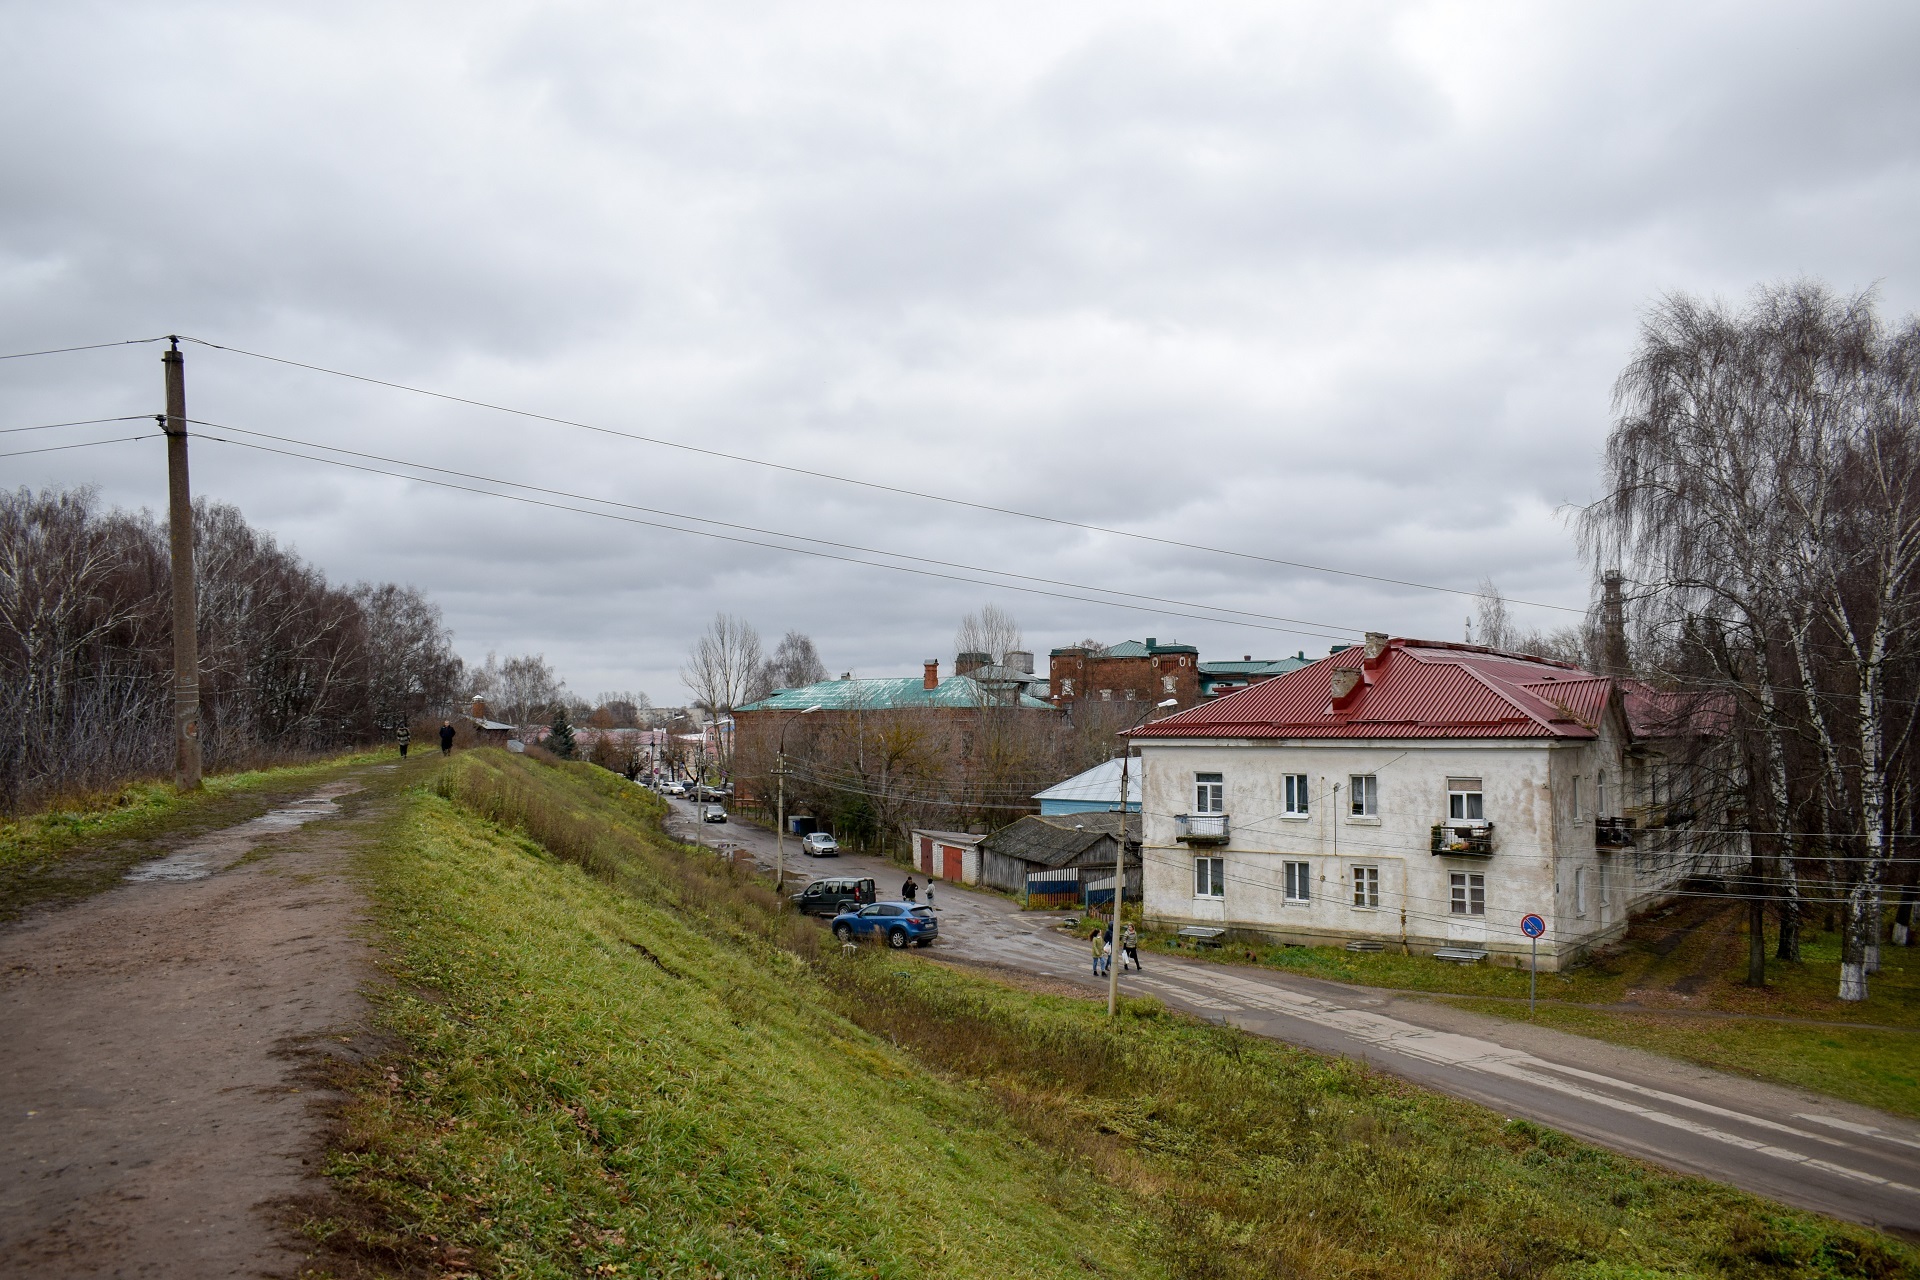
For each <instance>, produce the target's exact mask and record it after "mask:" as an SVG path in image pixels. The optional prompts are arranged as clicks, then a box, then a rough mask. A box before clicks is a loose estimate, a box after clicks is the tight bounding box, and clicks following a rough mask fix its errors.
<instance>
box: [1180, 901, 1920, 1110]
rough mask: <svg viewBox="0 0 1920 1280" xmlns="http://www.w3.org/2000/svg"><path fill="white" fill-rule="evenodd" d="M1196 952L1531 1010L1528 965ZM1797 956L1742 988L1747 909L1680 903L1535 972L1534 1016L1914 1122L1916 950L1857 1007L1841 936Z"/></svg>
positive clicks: (1919, 1060) (1893, 957)
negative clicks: (1620, 937)
mask: <svg viewBox="0 0 1920 1280" xmlns="http://www.w3.org/2000/svg"><path fill="white" fill-rule="evenodd" d="M1814 923H1815V924H1816V925H1817V924H1819V923H1820V922H1819V921H1818V920H1816V921H1815V922H1814ZM1149 945H1151V946H1155V947H1157V948H1158V949H1161V950H1166V949H1168V948H1169V947H1170V945H1171V938H1170V937H1169V936H1167V935H1152V936H1151V937H1150V938H1149ZM1200 954H1201V955H1203V956H1209V957H1213V958H1215V959H1218V960H1221V961H1223V962H1227V963H1240V964H1246V963H1252V964H1256V965H1261V966H1264V967H1267V968H1274V969H1284V970H1288V971H1290V972H1294V973H1300V974H1304V975H1307V976H1309V977H1315V978H1325V979H1329V980H1331V981H1335V982H1351V983H1356V984H1359V985H1364V986H1372V987H1384V988H1388V989H1393V990H1400V991H1413V992H1419V993H1425V994H1431V995H1434V996H1441V997H1449V998H1450V997H1464V998H1462V999H1457V1000H1451V1001H1450V1002H1451V1003H1455V1004H1458V1005H1460V1006H1461V1007H1462V1008H1469V1009H1473V1010H1475V1011H1476V1012H1480V1013H1487V1014H1492V1015H1494V1016H1496V1017H1503V1018H1516V1017H1518V1018H1525V1017H1526V1016H1527V1013H1526V1005H1525V1001H1526V998H1527V973H1526V971H1525V970H1524V969H1508V968H1500V967H1494V966H1491V965H1486V964H1480V965H1469V966H1461V965H1456V964H1447V963H1445V962H1443V961H1439V960H1434V959H1431V958H1429V957H1426V956H1403V955H1396V954H1393V953H1392V952H1390V951H1388V952H1376V953H1371V954H1368V953H1354V952H1349V951H1347V950H1345V949H1344V948H1340V947H1287V946H1272V945H1265V944H1250V943H1235V944H1233V945H1230V946H1228V947H1224V948H1221V949H1220V950H1218V951H1207V952H1202V953H1200ZM1801 954H1802V956H1803V959H1802V960H1801V961H1800V963H1798V964H1784V963H1782V962H1780V961H1777V960H1769V961H1768V965H1767V981H1768V985H1767V987H1766V988H1765V989H1764V990H1761V989H1757V988H1754V987H1749V986H1747V985H1746V973H1747V934H1746V920H1745V912H1744V910H1741V909H1740V908H1739V907H1738V906H1737V905H1735V906H1728V905H1726V904H1723V903H1718V902H1709V901H1701V900H1683V901H1682V902H1681V903H1680V904H1679V905H1678V906H1676V907H1675V908H1674V909H1673V910H1671V911H1670V912H1664V913H1660V914H1658V915H1657V916H1655V917H1651V918H1648V919H1645V920H1641V921H1638V922H1636V923H1635V925H1634V927H1633V929H1632V930H1631V932H1629V934H1628V935H1627V937H1626V938H1625V940H1624V941H1622V942H1621V943H1620V944H1619V945H1618V946H1616V947H1613V948H1610V949H1609V951H1608V953H1607V954H1606V955H1603V956H1601V957H1598V958H1596V959H1594V960H1592V961H1590V962H1588V963H1585V964H1581V965H1579V966H1577V967H1575V968H1573V969H1570V970H1568V971H1566V972H1564V973H1543V974H1541V975H1540V979H1539V980H1540V1000H1541V1001H1542V1003H1541V1004H1540V1005H1539V1007H1538V1010H1537V1012H1536V1013H1535V1015H1534V1021H1536V1022H1538V1023H1541V1024H1543V1025H1546V1026H1551V1027H1556V1028H1558V1029H1560V1030H1563V1031H1570V1032H1573V1033H1575V1034H1578V1035H1585V1036H1591V1037H1593V1038H1594V1039H1598V1040H1607V1041H1610V1042H1612V1043H1615V1044H1626V1045H1633V1046H1636V1047H1638V1048H1643V1049H1649V1050H1652V1051H1654V1052H1656V1053H1663V1054H1666V1055H1668V1056H1670V1057H1675V1058H1681V1059H1684V1060H1686V1061H1690V1062H1697V1063H1699V1064H1701V1065H1702V1066H1707V1067H1713V1068H1716V1069H1718V1070H1722V1071H1730V1072H1735V1073H1738V1074H1741V1075H1746V1076H1751V1077H1753V1078H1755V1079H1761V1080H1771V1081H1775V1082H1778V1083H1781V1084H1790V1085H1798V1086H1800V1087H1802V1088H1807V1089H1812V1090H1816V1091H1818V1092H1821V1093H1828V1094H1832V1095H1834V1096H1836V1097H1841V1098H1846V1099H1848V1100H1850V1101H1854V1102H1859V1103H1863V1104H1865V1105H1867V1106H1872V1107H1880V1108H1883V1109H1885V1110H1888V1111H1894V1112H1898V1113H1901V1114H1904V1115H1911V1116H1920V950H1914V949H1903V948H1899V947H1883V948H1882V949H1881V957H1882V960H1881V970H1880V972H1879V973H1878V974H1876V975H1875V976H1874V978H1873V981H1872V984H1871V991H1872V998H1871V999H1869V1000H1867V1001H1865V1002H1862V1003H1858V1004H1850V1003H1846V1002H1843V1001H1841V1000H1839V999H1837V998H1836V996H1835V990H1836V988H1837V987H1838V985H1839V977H1840V939H1839V936H1838V935H1837V934H1835V933H1832V932H1828V931H1824V930H1821V929H1818V928H1815V929H1811V930H1809V932H1808V933H1807V935H1806V937H1805V940H1804V942H1803V945H1802V947H1801ZM1727 1015H1733V1016H1727ZM1794 1019H1800V1020H1804V1022H1806V1023H1818V1024H1839V1025H1804V1024H1803V1023H1800V1022H1795V1021H1793V1020H1794ZM1849 1024H1851V1025H1849Z"/></svg>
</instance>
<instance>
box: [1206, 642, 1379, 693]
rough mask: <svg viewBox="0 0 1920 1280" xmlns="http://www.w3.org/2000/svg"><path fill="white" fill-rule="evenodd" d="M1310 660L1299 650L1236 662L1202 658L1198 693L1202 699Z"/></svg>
mask: <svg viewBox="0 0 1920 1280" xmlns="http://www.w3.org/2000/svg"><path fill="white" fill-rule="evenodd" d="M1343 647H1344V646H1343ZM1336 652H1338V651H1337V650H1336ZM1312 661H1314V659H1312V658H1309V657H1308V656H1307V655H1306V653H1305V651H1302V652H1300V653H1298V654H1295V655H1294V656H1293V657H1291V658H1255V657H1254V656H1253V655H1252V654H1248V655H1247V656H1246V657H1244V658H1242V659H1241V660H1240V661H1238V662H1232V661H1211V662H1203V663H1201V664H1200V696H1201V698H1203V699H1206V698H1218V697H1220V696H1222V695H1223V694H1229V693H1232V692H1233V691H1234V690H1236V689H1244V688H1246V687H1247V686H1248V685H1250V684H1259V683H1260V682H1261V681H1263V680H1271V679H1273V678H1274V677H1275V676H1283V675H1285V674H1287V672H1289V671H1298V670H1299V669H1300V668H1301V667H1304V666H1306V665H1307V664H1308V663H1310V662H1312Z"/></svg>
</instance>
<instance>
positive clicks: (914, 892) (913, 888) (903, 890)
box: [900, 876, 920, 902]
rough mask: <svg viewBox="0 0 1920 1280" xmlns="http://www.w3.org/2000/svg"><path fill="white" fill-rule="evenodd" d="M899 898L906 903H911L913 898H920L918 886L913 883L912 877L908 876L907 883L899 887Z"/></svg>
mask: <svg viewBox="0 0 1920 1280" xmlns="http://www.w3.org/2000/svg"><path fill="white" fill-rule="evenodd" d="M900 896H901V897H903V898H905V899H906V900H907V901H908V902H912V901H913V900H914V899H915V898H917V897H919V896H920V886H919V885H917V884H915V883H914V882H913V877H912V876H908V877H907V882H906V883H905V884H903V885H901V886H900Z"/></svg>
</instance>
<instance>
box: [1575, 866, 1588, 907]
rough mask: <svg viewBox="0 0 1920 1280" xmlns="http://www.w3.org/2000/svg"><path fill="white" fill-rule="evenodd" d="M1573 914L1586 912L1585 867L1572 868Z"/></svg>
mask: <svg viewBox="0 0 1920 1280" xmlns="http://www.w3.org/2000/svg"><path fill="white" fill-rule="evenodd" d="M1573 914H1575V915H1576V916H1585V915H1586V914H1587V869H1586V868H1585V867H1575V868H1574V869H1573Z"/></svg>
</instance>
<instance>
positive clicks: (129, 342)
mask: <svg viewBox="0 0 1920 1280" xmlns="http://www.w3.org/2000/svg"><path fill="white" fill-rule="evenodd" d="M166 340H167V339H166V337H165V336H164V335H163V336H161V337H158V338H122V339H121V340H120V341H119V342H90V343H88V344H87V345H86V346H84V347H51V348H49V349H48V350H46V351H16V352H14V353H13V354H12V355H9V356H0V360H25V359H26V358H27V357H28V356H59V355H65V354H66V353H67V352H69V351H100V350H104V349H105V348H107V347H137V346H140V345H142V344H144V343H148V342H165V341H166Z"/></svg>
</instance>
